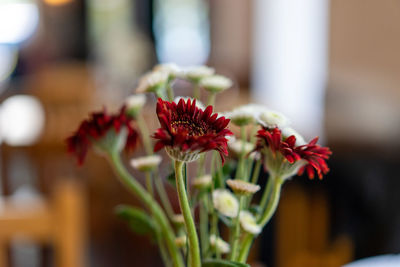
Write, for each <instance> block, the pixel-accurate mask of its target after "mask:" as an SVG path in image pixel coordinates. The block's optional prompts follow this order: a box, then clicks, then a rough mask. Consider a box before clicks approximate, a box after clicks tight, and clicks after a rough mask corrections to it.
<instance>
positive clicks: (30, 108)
mask: <svg viewBox="0 0 400 267" xmlns="http://www.w3.org/2000/svg"><path fill="white" fill-rule="evenodd" d="M44 122H45V113H44V109H43V106H42V104H41V103H40V102H39V100H38V99H36V98H35V97H33V96H28V95H15V96H12V97H9V98H7V99H6V100H5V101H4V102H3V104H2V105H1V109H0V129H1V132H0V135H1V137H0V140H2V141H4V142H5V143H7V144H8V145H11V146H24V145H30V144H33V143H34V142H35V141H36V140H37V138H38V137H39V135H40V134H41V132H42V129H43V126H44Z"/></svg>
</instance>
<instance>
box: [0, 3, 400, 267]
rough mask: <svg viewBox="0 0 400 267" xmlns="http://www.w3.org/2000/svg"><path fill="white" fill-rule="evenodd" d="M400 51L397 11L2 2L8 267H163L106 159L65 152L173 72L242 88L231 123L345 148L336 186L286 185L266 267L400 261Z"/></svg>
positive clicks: (221, 106)
mask: <svg viewBox="0 0 400 267" xmlns="http://www.w3.org/2000/svg"><path fill="white" fill-rule="evenodd" d="M399 47H400V2H399V1H397V0H380V1H375V0H331V1H329V0H297V1H293V0H252V1H241V0H213V1H203V0H152V1H150V0H132V1H131V0H114V1H107V0H36V1H34V0H1V1H0V178H1V183H0V193H1V196H2V197H1V199H0V265H1V264H2V265H1V266H13V267H20V266H21V267H22V266H23V267H34V266H35V267H42V266H61V267H67V266H78V267H79V266H96V267H107V266H160V264H161V260H160V258H159V256H158V250H157V247H156V246H155V245H154V244H152V243H151V242H150V241H148V240H147V239H146V238H145V237H140V236H136V235H134V234H132V233H131V232H130V231H129V229H128V228H127V227H126V225H125V224H124V223H123V222H121V221H120V220H119V219H117V218H116V217H115V215H114V212H113V210H114V207H115V206H116V205H117V204H120V203H133V204H134V203H136V201H135V199H134V198H132V197H131V196H130V195H129V194H127V192H126V191H125V189H124V188H122V186H120V185H119V184H118V182H117V181H116V179H114V177H113V173H112V171H111V170H110V169H109V167H108V166H107V164H105V160H104V159H102V158H99V157H96V156H93V155H92V154H91V153H90V154H89V157H88V159H87V164H86V165H85V166H84V167H81V168H78V167H77V166H76V164H75V162H74V160H73V159H72V158H71V157H69V156H68V155H67V154H66V152H65V144H64V139H65V138H66V137H67V136H68V135H69V134H71V132H72V131H73V130H74V129H75V128H76V127H77V125H78V123H79V122H80V121H81V120H82V119H83V118H85V117H86V114H87V113H88V111H90V110H93V109H98V108H101V107H102V106H107V107H108V108H110V109H113V108H116V107H118V106H119V105H120V103H121V101H123V99H124V97H126V96H128V95H129V94H131V93H132V92H133V90H134V88H135V85H136V84H137V80H138V78H139V77H140V75H142V74H143V73H145V72H146V71H147V70H149V69H150V68H152V66H154V65H155V64H157V63H160V62H161V63H166V62H176V63H177V64H180V65H196V64H207V65H210V66H212V67H214V68H216V70H217V72H219V73H221V74H224V75H227V76H229V77H230V78H231V79H233V80H234V82H235V85H234V88H233V89H231V90H228V91H227V92H225V93H224V95H225V97H224V101H218V100H217V110H220V111H223V110H227V109H230V108H231V107H232V106H234V105H235V104H241V103H247V102H248V101H251V102H257V103H262V104H266V105H268V106H270V107H271V108H275V109H277V110H279V111H281V112H283V113H285V114H287V115H288V117H290V118H291V120H292V122H293V124H294V126H295V128H296V129H298V131H299V132H300V133H302V134H303V135H304V136H305V137H306V138H307V139H308V140H309V139H310V138H312V137H314V136H315V135H319V136H320V137H321V140H322V142H323V143H324V144H325V145H328V146H329V147H330V148H331V149H332V151H333V156H332V158H331V159H330V161H329V165H330V167H331V172H330V173H329V174H328V175H327V177H325V178H324V180H322V181H308V180H307V179H306V178H305V177H299V178H296V179H294V180H293V181H291V182H289V183H287V185H285V187H284V189H283V193H282V200H281V202H280V206H279V208H278V213H277V214H276V215H275V216H274V219H273V221H272V222H271V224H270V225H269V227H267V228H266V230H265V231H264V232H263V234H262V235H261V237H260V238H259V240H258V241H257V242H256V244H255V247H254V249H253V251H252V255H251V257H250V259H251V262H253V263H254V266H256V264H260V265H257V266H267V265H268V266H278V267H285V266H341V265H342V264H345V263H348V262H351V261H354V260H356V259H360V258H364V257H369V256H375V255H381V254H389V253H399V252H400V227H399V226H400V209H399V208H398V204H399V203H400V194H399V192H400V179H399V178H400V177H399V171H398V168H399V166H400V157H399V154H400V152H399V151H400V150H399V148H400V141H399V140H397V138H398V137H399V136H400V104H399V103H400V52H399ZM182 92H185V91H183V89H182ZM154 103H155V100H154V99H150V104H149V105H148V107H146V108H148V111H149V112H148V114H149V121H152V120H153V121H154V119H152V118H151V117H153V112H154ZM146 114H147V113H146ZM152 123H154V125H150V127H153V128H155V127H156V126H157V125H156V122H155V121H154V122H152ZM137 153H138V154H140V151H138V152H137ZM170 193H171V194H172V193H173V190H172V189H171V188H170ZM175 206H176V203H175ZM135 264H136V265H135Z"/></svg>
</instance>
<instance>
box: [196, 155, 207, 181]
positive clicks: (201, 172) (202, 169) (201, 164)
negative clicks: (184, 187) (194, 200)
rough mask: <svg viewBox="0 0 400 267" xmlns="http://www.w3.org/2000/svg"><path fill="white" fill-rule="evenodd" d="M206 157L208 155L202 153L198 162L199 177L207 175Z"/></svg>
mask: <svg viewBox="0 0 400 267" xmlns="http://www.w3.org/2000/svg"><path fill="white" fill-rule="evenodd" d="M205 155H206V153H201V155H200V158H199V160H198V161H197V177H200V176H202V175H204V173H205V162H206V161H205V159H206V157H205Z"/></svg>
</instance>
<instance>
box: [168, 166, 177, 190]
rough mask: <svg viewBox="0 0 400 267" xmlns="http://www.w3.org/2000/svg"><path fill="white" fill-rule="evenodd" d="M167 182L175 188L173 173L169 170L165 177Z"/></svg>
mask: <svg viewBox="0 0 400 267" xmlns="http://www.w3.org/2000/svg"><path fill="white" fill-rule="evenodd" d="M167 182H168V183H169V184H170V185H172V186H173V187H174V188H176V181H175V171H174V170H171V173H170V174H169V175H168V176H167Z"/></svg>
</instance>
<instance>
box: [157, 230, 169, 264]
mask: <svg viewBox="0 0 400 267" xmlns="http://www.w3.org/2000/svg"><path fill="white" fill-rule="evenodd" d="M156 238H157V243H158V246H159V247H160V253H161V259H162V260H163V262H164V264H165V266H166V267H170V266H171V259H170V257H169V256H168V252H167V250H166V248H165V244H164V243H163V240H162V234H161V233H160V232H158V233H157V234H156Z"/></svg>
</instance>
